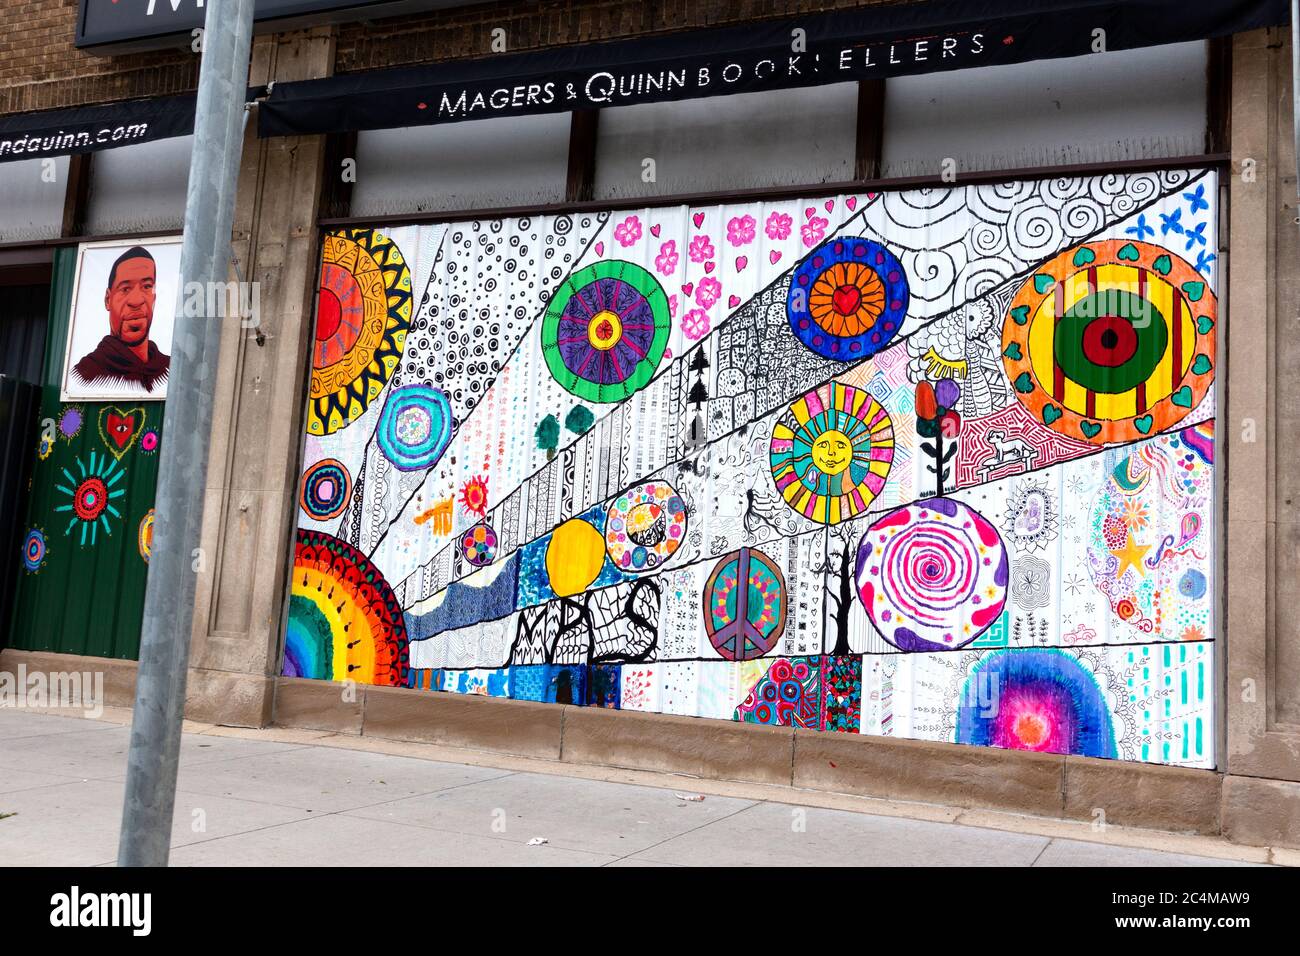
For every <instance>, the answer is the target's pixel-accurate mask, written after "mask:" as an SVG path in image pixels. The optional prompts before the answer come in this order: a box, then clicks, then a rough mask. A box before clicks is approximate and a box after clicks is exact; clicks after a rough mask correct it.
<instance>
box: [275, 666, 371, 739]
mask: <svg viewBox="0 0 1300 956" xmlns="http://www.w3.org/2000/svg"><path fill="white" fill-rule="evenodd" d="M351 690H352V696H353V699H352V700H347V699H346V698H345V697H344V695H343V692H344V685H343V684H339V683H335V682H333V681H322V680H307V679H304V678H300V677H280V678H277V679H276V681H275V707H274V710H273V712H272V718H271V721H272V723H274V724H277V725H279V726H282V727H303V728H306V729H308V730H328V731H332V732H333V733H336V734H358V735H359V734H360V733H361V725H362V719H361V718H362V710H363V704H364V699H365V688H364V687H362V686H361V685H359V684H353V685H351Z"/></svg>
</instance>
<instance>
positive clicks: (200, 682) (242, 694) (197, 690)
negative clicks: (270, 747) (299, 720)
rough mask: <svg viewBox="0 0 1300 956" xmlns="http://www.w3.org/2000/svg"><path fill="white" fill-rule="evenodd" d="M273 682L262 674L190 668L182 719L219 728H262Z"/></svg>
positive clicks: (272, 697)
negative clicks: (217, 725)
mask: <svg viewBox="0 0 1300 956" xmlns="http://www.w3.org/2000/svg"><path fill="white" fill-rule="evenodd" d="M274 700H275V681H274V680H273V679H272V678H270V677H266V676H264V675H262V674H239V673H236V672H234V671H216V670H207V669H206V668H201V667H191V668H190V670H189V674H188V675H187V677H186V682H185V716H186V718H187V719H189V720H196V721H198V722H200V723H204V724H220V725H221V726H223V727H266V726H267V725H269V724H270V723H271V708H272V705H273V703H274Z"/></svg>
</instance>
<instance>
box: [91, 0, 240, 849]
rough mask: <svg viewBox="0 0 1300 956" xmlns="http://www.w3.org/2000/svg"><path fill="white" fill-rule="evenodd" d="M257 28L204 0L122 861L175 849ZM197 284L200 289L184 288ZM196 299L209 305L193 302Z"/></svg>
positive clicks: (226, 4) (229, 6) (217, 1)
mask: <svg viewBox="0 0 1300 956" xmlns="http://www.w3.org/2000/svg"><path fill="white" fill-rule="evenodd" d="M252 32H253V0H207V12H206V14H205V15H204V25H203V54H202V55H203V60H202V63H201V64H200V67H199V89H198V106H197V109H196V111H195V114H194V152H193V154H192V155H191V158H190V179H189V187H188V191H187V193H186V197H185V235H184V239H183V242H182V245H181V285H180V291H179V296H178V302H177V306H176V324H175V331H174V332H173V335H172V355H171V372H170V377H169V380H168V383H167V406H166V411H165V412H164V415H163V442H162V452H161V460H160V462H159V467H158V492H157V503H156V505H155V518H154V544H153V551H152V554H151V556H150V560H149V578H148V583H147V584H146V587H145V602H144V629H143V632H142V634H141V638H140V666H139V671H138V676H137V678H136V691H135V716H134V718H133V721H132V724H131V748H130V752H129V754H128V756H127V772H126V801H125V805H124V806H123V808H122V834H121V842H120V843H119V845H118V851H117V862H118V865H119V866H166V865H167V856H168V852H169V850H170V848H171V832H172V813H173V810H174V807H175V803H176V767H177V760H178V757H179V754H180V744H181V718H182V714H183V712H184V706H185V672H186V668H187V666H188V664H189V655H190V630H191V626H192V624H193V620H194V592H195V584H196V576H197V570H196V569H197V568H198V566H199V562H198V555H197V554H196V551H197V548H198V545H199V530H200V525H201V522H202V519H203V490H204V487H205V485H206V483H207V465H208V436H209V432H210V430H211V425H212V392H213V387H214V383H215V366H216V361H217V352H218V348H219V343H220V334H221V323H220V321H219V320H218V317H217V316H210V315H208V314H207V312H208V311H209V310H210V309H211V308H212V306H213V305H214V304H216V302H217V301H218V300H219V298H220V296H221V295H222V294H223V290H225V289H226V288H227V287H226V282H227V279H228V277H229V267H230V233H231V222H232V220H233V219H234V206H235V183H236V179H237V178H238V175H239V158H240V154H241V153H242V151H243V119H244V99H245V96H246V94H247V90H248V57H249V48H250V45H251V43H252ZM196 283H197V285H196ZM217 283H220V284H219V285H218V284H217ZM192 290H202V295H199V296H196V295H187V292H190V291H192ZM209 290H215V291H214V292H212V293H209ZM198 299H202V301H203V307H202V308H198V309H195V308H193V306H194V305H195V304H197V301H198ZM187 305H189V306H190V307H189V308H186V306H187ZM194 312H198V313H199V314H192V313H194ZM187 313H190V314H187Z"/></svg>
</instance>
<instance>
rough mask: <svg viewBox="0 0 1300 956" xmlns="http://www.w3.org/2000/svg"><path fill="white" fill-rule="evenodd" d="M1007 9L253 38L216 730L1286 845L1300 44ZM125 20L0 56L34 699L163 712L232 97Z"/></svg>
mask: <svg viewBox="0 0 1300 956" xmlns="http://www.w3.org/2000/svg"><path fill="white" fill-rule="evenodd" d="M89 6H90V7H95V6H97V5H96V4H94V3H93V2H92V3H90V4H89ZM267 6H268V7H270V6H274V4H270V5H267ZM1007 6H1008V9H1007V10H1004V11H1000V13H999V15H998V16H997V17H996V18H995V19H988V20H977V19H974V18H972V17H971V16H970V15H969V14H967V15H964V16H963V15H962V14H961V13H959V12H958V11H957V10H956V9H955V7H954V5H950V4H942V3H938V4H925V3H923V4H862V3H856V4H855V3H838V4H837V3H826V2H820V3H808V4H798V5H795V6H794V7H793V8H792V7H791V6H790V5H782V6H781V9H779V10H778V9H777V8H776V6H775V5H772V4H764V3H753V4H750V3H717V4H672V3H669V4H645V3H638V4H625V3H608V2H606V3H581V2H569V3H559V2H537V3H532V4H483V5H477V6H464V7H461V6H454V7H449V8H447V9H442V10H437V11H426V12H422V13H409V12H408V13H404V14H397V15H393V16H390V17H387V18H385V19H377V20H372V21H370V22H357V21H356V20H355V19H350V17H355V16H357V14H356V12H355V11H353V12H352V13H351V14H349V13H348V12H347V11H338V10H335V11H331V15H330V17H328V18H327V19H330V20H337V21H339V22H324V21H320V22H314V23H307V24H303V23H294V24H292V25H290V26H291V27H292V28H289V26H286V24H283V23H277V22H274V21H267V22H265V23H263V25H262V32H261V33H259V35H258V36H257V37H256V38H255V41H254V49H253V58H252V64H251V71H250V76H249V88H250V100H251V101H253V102H255V103H256V104H257V105H254V106H252V107H250V113H249V116H250V119H249V122H248V124H247V127H246V130H245V140H244V149H243V157H242V165H241V171H240V182H239V190H238V197H237V203H236V211H235V228H234V235H233V237H232V253H233V263H232V279H234V280H236V281H238V282H240V283H244V284H246V286H245V287H246V288H248V289H251V290H253V294H252V295H251V296H248V297H246V300H245V301H244V302H243V303H242V304H243V306H244V308H243V310H242V313H241V314H240V315H236V316H231V317H230V318H228V319H226V320H224V321H223V326H222V340H221V354H220V357H219V360H218V362H217V365H216V369H215V374H216V404H215V408H214V425H213V432H212V443H211V458H210V465H209V472H208V480H207V483H206V486H205V489H204V494H205V504H204V512H203V524H204V530H203V539H202V543H201V548H200V551H199V553H198V554H197V555H196V560H195V573H196V574H197V575H198V587H197V592H198V593H197V598H196V605H195V625H194V633H193V635H192V642H191V658H190V673H189V682H188V683H189V687H188V698H187V713H188V714H189V715H190V716H192V717H194V718H195V719H198V720H204V721H212V722H220V723H229V724H235V725H243V726H264V725H266V724H269V723H273V722H274V723H278V724H282V725H287V726H303V727H313V728H319V729H326V730H334V731H338V732H345V733H361V734H366V735H373V736H380V737H392V738H398V739H409V740H422V741H431V742H436V743H443V744H450V745H454V746H464V747H470V748H474V749H486V750H494V751H501V752H505V753H511V754H523V755H528V756H536V757H542V758H547V759H553V760H563V761H570V762H577V763H598V764H608V765H614V766H621V767H632V768H646V769H668V770H674V771H680V772H686V773H695V774H701V775H705V776H713V777H721V778H726V779H739V780H747V781H753V782H762V783H775V784H783V785H790V786H796V787H807V788H815V789H826V790H833V791H840V792H852V793H863V794H868V795H873V796H882V797H890V798H897V799H909V800H922V801H936V802H943V803H949V804H955V805H960V806H975V807H997V808H1009V809H1014V810H1020V811H1024V812H1030V813H1036V814H1042V815H1047V816H1054V817H1059V816H1064V817H1066V818H1072V819H1079V820H1081V821H1084V822H1092V821H1094V820H1096V819H1097V818H1098V816H1097V811H1099V810H1100V811H1102V813H1103V814H1104V819H1105V820H1107V821H1108V822H1110V823H1114V824H1119V825H1136V826H1150V827H1156V828H1160V829H1169V830H1178V831H1194V832H1201V833H1222V834H1224V835H1225V836H1227V837H1228V838H1229V839H1232V840H1235V841H1238V842H1243V843H1255V844H1278V845H1288V846H1296V845H1300V758H1297V756H1296V755H1297V753H1300V717H1298V716H1297V714H1298V713H1300V651H1297V650H1296V648H1297V646H1300V645H1298V644H1297V641H1296V630H1295V625H1296V622H1295V621H1293V620H1292V615H1293V612H1292V611H1291V610H1290V609H1289V605H1288V602H1287V601H1286V600H1285V594H1286V587H1287V583H1286V582H1287V575H1288V573H1289V569H1290V567H1291V564H1292V563H1293V562H1294V560H1295V558H1294V555H1295V543H1294V542H1295V539H1294V534H1293V528H1292V525H1293V524H1294V520H1293V517H1292V516H1291V514H1290V508H1291V506H1290V503H1289V502H1290V500H1291V495H1290V494H1289V492H1288V491H1287V481H1288V479H1287V478H1286V475H1287V474H1288V473H1289V469H1288V468H1287V461H1288V455H1289V452H1288V448H1289V444H1288V442H1287V441H1286V425H1285V423H1286V420H1287V416H1288V414H1289V413H1288V412H1287V408H1288V407H1289V406H1290V404H1291V403H1292V401H1293V399H1292V397H1291V396H1290V394H1289V389H1290V388H1291V386H1290V384H1289V376H1288V375H1287V374H1286V370H1287V368H1289V367H1290V363H1289V362H1288V360H1287V357H1286V356H1287V351H1288V349H1289V348H1290V346H1289V345H1288V344H1287V340H1286V338H1285V336H1282V335H1278V334H1275V331H1280V330H1282V329H1284V328H1285V325H1284V324H1281V323H1282V322H1284V321H1285V320H1286V318H1287V317H1288V316H1290V315H1291V314H1292V313H1293V311H1294V309H1295V307H1296V306H1295V292H1296V283H1295V277H1296V266H1295V263H1296V251H1297V248H1296V240H1297V229H1296V202H1295V194H1296V180H1295V171H1296V162H1295V159H1296V157H1295V153H1294V137H1293V134H1292V120H1291V115H1292V114H1291V102H1292V100H1291V97H1290V95H1288V94H1289V92H1290V85H1291V80H1290V66H1289V64H1290V40H1289V29H1288V25H1287V23H1286V17H1285V15H1283V16H1281V17H1279V15H1278V14H1279V11H1278V5H1277V4H1273V3H1258V4H1246V5H1238V7H1239V8H1241V7H1244V8H1246V9H1238V10H1237V16H1236V18H1235V19H1234V18H1232V17H1223V16H1217V17H1216V16H1215V15H1212V14H1211V13H1206V14H1204V17H1205V19H1204V22H1201V21H1199V20H1197V17H1196V16H1195V15H1189V16H1188V17H1187V18H1185V21H1186V22H1184V23H1183V24H1182V25H1181V26H1180V27H1179V28H1177V29H1171V30H1170V32H1169V33H1168V34H1167V35H1163V36H1160V37H1159V39H1160V40H1162V41H1163V42H1161V43H1160V44H1159V45H1154V46H1149V45H1144V44H1145V43H1149V42H1150V39H1146V40H1143V41H1141V42H1137V41H1133V40H1132V35H1133V33H1134V31H1135V30H1136V26H1140V25H1141V24H1143V23H1145V22H1147V21H1143V20H1142V19H1141V17H1142V16H1143V15H1147V16H1154V15H1155V14H1156V13H1158V11H1157V10H1156V8H1157V7H1161V6H1162V4H1161V3H1158V2H1152V3H1149V4H1131V5H1128V6H1129V8H1130V13H1128V14H1120V13H1117V12H1115V10H1114V9H1112V6H1113V5H1106V4H1095V3H1079V4H1078V5H1077V9H1069V10H1058V11H1056V14H1055V16H1056V20H1055V22H1054V23H1053V24H1052V26H1053V27H1054V29H1053V30H1052V31H1045V30H1043V29H1041V27H1040V26H1039V21H1040V20H1041V17H1038V16H1036V15H1035V13H1034V11H1033V9H1032V8H1033V6H1034V5H1033V4H1030V3H1023V4H1010V5H1007ZM1207 6H1214V5H1207ZM1283 6H1284V5H1283ZM1144 7H1149V8H1150V9H1149V10H1144V9H1143V8H1144ZM1133 10H1136V11H1137V12H1132V11H1133ZM380 12H389V13H392V11H380ZM1218 12H1221V11H1218ZM94 13H95V11H93V10H91V11H89V12H88V13H87V15H86V16H85V17H81V16H79V13H78V8H77V5H75V4H68V3H54V2H48V3H44V4H37V10H36V12H35V13H34V14H33V15H32V17H31V18H30V21H29V22H30V24H31V26H29V27H27V28H25V29H24V30H23V31H20V32H19V33H18V34H17V35H15V37H14V39H13V41H12V45H10V42H9V41H0V108H2V109H3V112H4V114H5V115H4V116H3V117H2V118H0V150H3V148H4V146H5V145H6V140H5V139H4V138H5V137H6V136H7V137H8V140H7V142H8V143H9V146H10V155H9V157H6V156H5V155H3V154H0V160H5V159H6V158H7V159H8V161H7V162H4V163H3V165H0V170H3V171H4V173H5V174H6V175H5V177H4V179H5V184H4V185H3V186H0V204H2V205H0V232H2V233H3V234H2V235H0V283H3V284H5V285H6V287H7V288H8V289H10V290H12V292H11V294H10V295H9V296H7V298H8V300H9V303H10V304H9V306H7V310H6V313H5V314H4V316H3V323H4V324H3V328H2V329H0V334H2V335H3V336H4V338H3V341H4V342H5V343H6V348H5V362H6V366H5V369H4V371H5V374H6V376H7V377H8V378H11V379H13V380H15V381H24V382H27V383H29V385H28V386H27V393H26V394H27V397H26V399H25V401H26V402H27V407H28V408H29V409H30V410H31V414H30V415H28V417H29V418H30V419H31V421H30V428H29V430H30V432H31V434H30V436H26V435H23V434H22V428H21V427H18V426H15V428H16V430H17V431H18V432H19V433H20V439H19V440H16V444H15V446H14V447H15V448H17V449H19V450H18V451H14V452H10V453H9V455H8V457H7V459H6V461H7V463H10V464H11V468H10V471H11V474H12V475H16V476H18V479H17V480H16V481H11V482H10V484H13V485H16V486H17V487H15V488H14V489H13V490H12V494H11V500H12V501H13V502H14V504H13V505H12V506H11V513H12V514H13V515H14V520H12V521H11V522H10V524H11V525H12V528H11V529H10V532H9V533H10V534H11V536H12V537H13V544H12V547H9V548H8V550H9V552H10V553H11V554H12V555H16V556H17V558H18V560H17V561H12V562H11V564H12V566H11V567H9V568H8V569H7V570H6V572H5V573H6V575H7V581H8V583H9V588H10V591H11V592H12V594H11V598H10V600H9V603H10V605H11V606H10V608H9V609H8V611H7V612H6V615H7V617H6V620H7V621H8V622H9V623H8V634H7V638H6V642H5V643H6V647H5V649H4V651H3V652H2V653H0V666H3V667H4V668H5V669H6V670H16V668H17V667H18V666H19V665H20V664H21V665H25V666H26V667H27V668H28V670H35V669H40V668H45V669H49V670H60V669H63V668H64V667H65V666H69V665H67V664H66V662H67V661H68V660H69V655H75V656H76V657H77V658H78V659H79V662H78V664H77V665H76V666H77V669H83V670H84V669H86V667H87V666H88V665H87V664H86V663H85V659H86V658H92V659H93V661H94V666H95V667H97V668H100V669H103V670H104V671H105V672H106V674H108V676H109V680H108V686H109V689H110V698H111V699H110V703H127V702H129V700H130V698H131V687H132V685H133V680H134V666H135V665H134V658H135V657H136V656H137V654H138V638H139V623H140V620H141V615H142V613H143V590H144V589H143V581H144V578H145V574H146V573H147V570H148V560H149V547H150V541H151V538H150V534H151V526H152V525H151V521H152V510H151V509H152V503H153V502H152V495H153V485H154V482H155V480H156V474H157V452H158V450H159V448H160V447H161V446H162V444H163V443H164V442H165V441H166V436H165V435H164V434H162V432H161V423H162V408H163V397H164V394H165V391H164V388H165V368H163V367H162V366H161V365H159V363H161V362H162V361H163V360H164V359H165V357H166V355H165V353H166V351H167V350H168V343H169V341H170V339H169V338H168V335H169V333H168V332H167V331H165V314H166V313H167V309H166V303H167V302H169V301H174V300H176V299H177V298H178V291H179V290H177V289H176V288H175V285H174V283H173V285H172V286H170V287H169V286H168V284H167V276H168V275H170V274H172V273H173V272H174V271H175V270H174V269H171V270H170V271H169V267H168V263H169V262H170V261H171V260H170V259H169V258H168V256H169V255H171V254H172V251H173V250H174V249H175V246H176V235H177V233H178V230H179V226H180V222H181V218H182V216H183V209H184V195H185V178H186V170H187V168H188V152H189V149H190V148H191V140H190V139H189V138H188V137H187V135H186V133H187V130H186V129H185V128H184V119H183V117H184V114H185V108H186V105H187V103H190V104H191V105H190V106H189V108H190V110H191V111H192V101H189V100H187V99H186V94H187V93H189V92H190V91H192V89H193V86H194V83H195V81H196V78H197V62H198V57H197V55H196V54H195V53H194V52H193V50H192V49H191V48H190V46H189V45H187V44H186V37H187V36H188V34H186V33H185V32H182V33H181V34H180V35H181V40H180V41H179V42H180V43H181V44H182V47H181V48H180V49H175V45H176V42H177V41H175V40H169V41H159V40H157V38H156V37H151V38H148V39H147V41H141V40H140V39H139V38H136V39H135V40H134V41H126V42H134V43H135V45H136V46H137V47H138V46H139V45H140V43H141V42H143V43H144V45H145V46H146V47H148V48H149V49H146V50H143V51H141V50H140V49H131V50H130V51H128V52H114V51H115V50H120V44H121V43H122V42H124V41H122V39H121V38H120V37H116V36H114V37H113V38H110V41H109V43H110V47H109V48H108V49H107V51H106V50H105V49H104V48H94V49H90V50H87V49H79V48H77V47H76V46H75V41H76V40H77V39H78V38H80V40H81V42H83V43H85V42H87V36H88V34H91V33H93V29H94V28H96V27H97V24H98V23H99V22H100V21H98V20H95V19H94V18H93V16H91V14H94ZM1284 13H1285V11H1283V14H1284ZM96 15H98V14H96ZM1126 16H1127V17H1131V18H1135V19H1126ZM1094 21H1095V22H1096V26H1094V25H1093V24H1094ZM182 26H183V24H182ZM1225 30H1230V31H1231V32H1224V31H1225ZM1049 32H1050V33H1051V34H1053V36H1052V37H1048V35H1047V34H1048V33H1049ZM1137 32H1142V31H1140V30H1139V31H1137ZM1059 36H1064V37H1067V38H1068V39H1066V40H1060V39H1058V37H1059ZM90 39H94V38H93V37H90ZM112 44H118V45H119V46H116V47H114V46H112ZM159 47H161V49H159ZM787 47H788V49H787ZM777 51H779V55H778V52H777ZM810 63H811V64H812V65H811V66H810V65H809V64H810ZM629 64H631V65H632V66H629ZM77 124H82V125H84V126H85V129H87V130H89V131H90V132H89V133H88V134H87V136H86V137H80V136H79V134H78V132H77V130H78V129H80V128H81V127H79V126H78V125H77ZM105 130H107V131H108V133H107V138H106V139H104V138H103V136H104V134H103V131H105ZM34 131H39V132H40V135H38V134H37V132H34ZM34 139H35V140H37V141H39V145H36V144H35V143H33V140H34ZM24 151H25V152H24ZM20 152H22V153H23V155H24V157H25V158H21V159H18V158H13V157H14V156H16V155H18V154H19V153H20ZM31 152H37V153H39V155H35V156H32V155H29V154H30V153H31ZM137 250H144V252H145V253H146V254H147V260H146V258H145V256H142V255H141V254H140V253H139V252H138V251H137ZM136 272H139V274H140V275H141V276H145V277H147V278H148V280H149V281H148V282H147V283H146V285H147V286H148V288H146V290H145V291H144V292H139V291H136V290H135V289H134V287H131V286H130V283H129V282H127V283H126V284H125V285H124V284H123V281H124V277H129V276H130V275H133V274H135V273H136ZM105 280H106V289H105V291H101V289H100V286H99V282H101V281H105ZM154 281H156V283H157V288H156V290H155V289H153V283H154ZM119 288H120V289H121V290H122V291H121V292H120V296H119V294H118V293H117V292H116V291H115V290H117V289H119ZM133 296H134V298H133ZM141 296H144V297H147V298H148V301H149V302H150V303H152V305H150V306H148V307H146V306H137V305H134V304H132V303H134V302H136V301H137V300H139V299H140V297H141ZM101 299H102V300H103V301H102V302H101ZM141 310H144V311H141ZM144 312H147V313H148V315H149V317H150V319H151V320H152V322H153V325H152V326H151V325H150V324H149V322H148V321H144V320H142V319H140V318H139V316H140V315H143V314H144ZM106 319H107V325H105V324H104V323H105V320H106ZM141 321H144V333H143V336H144V339H147V340H148V341H149V342H153V343H155V344H156V349H155V351H154V352H150V351H148V349H147V348H146V347H145V346H146V344H147V343H144V339H142V338H141V337H140V336H139V335H136V336H135V338H133V337H132V336H133V334H135V333H133V329H137V328H138V326H139V323H140V322H141ZM133 323H134V324H133ZM106 329H107V331H108V333H109V334H108V335H106V336H103V338H102V339H101V338H100V336H101V334H102V333H103V332H104V331H105V330H106ZM142 343H144V344H142ZM128 347H134V348H136V349H137V350H138V351H137V352H136V353H134V354H136V355H137V359H136V360H134V362H133V360H132V359H130V358H128V357H124V356H123V355H119V353H121V352H122V350H123V349H128ZM119 359H120V361H119ZM115 362H117V363H118V364H114V363H115ZM135 362H138V363H139V364H138V365H137V364H135ZM150 363H153V364H152V365H151V364H150ZM101 367H105V368H107V370H108V372H115V373H116V374H115V375H107V377H97V374H98V371H99V370H100V369H101ZM123 368H126V369H128V371H125V372H123V371H122V369H123ZM151 370H152V371H151ZM21 424H22V422H21V421H20V422H19V426H21ZM12 430H13V429H11V431H12ZM23 449H25V452H24V451H23ZM33 452H34V454H33ZM7 547H8V546H7Z"/></svg>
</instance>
